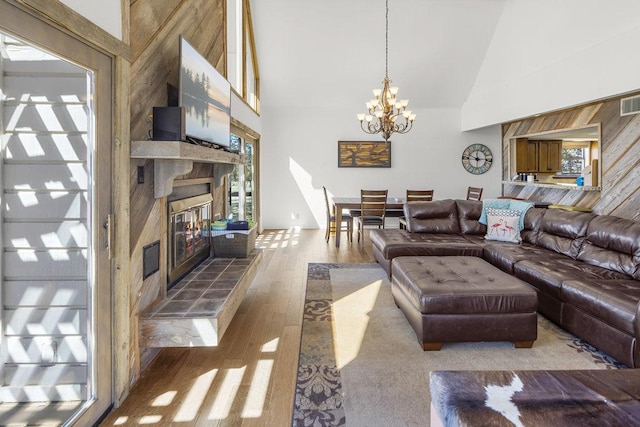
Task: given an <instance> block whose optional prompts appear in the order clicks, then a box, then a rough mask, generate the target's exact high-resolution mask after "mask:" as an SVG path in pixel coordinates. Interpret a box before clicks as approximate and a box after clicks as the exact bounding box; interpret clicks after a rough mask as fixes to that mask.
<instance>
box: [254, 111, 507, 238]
mask: <svg viewBox="0 0 640 427" xmlns="http://www.w3.org/2000/svg"><path fill="white" fill-rule="evenodd" d="M416 112H417V114H418V118H417V119H416V123H415V125H414V128H413V130H411V132H409V133H407V134H405V135H397V136H396V135H393V136H392V138H391V140H392V144H391V163H392V167H391V168H358V169H355V168H338V166H337V161H338V140H347V141H349V140H352V141H364V140H373V141H379V140H380V141H381V140H382V139H381V137H380V136H379V135H367V134H365V133H364V132H362V131H361V130H360V127H359V123H358V121H357V119H356V118H355V116H354V115H353V114H352V113H353V109H352V108H336V107H325V108H315V109H313V112H312V114H310V113H311V111H308V110H306V109H295V108H284V107H265V108H264V109H263V111H262V114H261V118H262V139H261V171H262V174H261V185H262V187H261V188H262V193H261V197H262V221H263V225H264V227H265V228H282V227H289V226H301V227H303V228H317V227H319V226H320V227H322V226H324V222H325V207H324V199H323V195H322V186H323V185H324V186H326V187H327V189H328V190H329V192H330V193H331V194H333V195H336V196H356V197H359V195H360V189H362V188H369V189H384V188H387V189H388V190H389V196H391V197H395V196H397V197H404V193H405V190H406V189H407V188H413V189H421V188H424V189H434V191H435V193H434V197H435V198H436V199H445V198H464V197H465V196H466V191H467V187H468V186H469V185H473V186H481V187H484V189H485V196H484V197H496V196H498V195H499V194H500V191H501V186H500V176H501V175H500V170H501V161H500V150H501V140H500V139H501V136H500V128H499V126H493V127H491V128H485V129H481V130H477V131H473V132H465V133H461V132H460V131H459V127H460V110H458V109H437V110H436V109H432V110H417V111H416ZM472 143H483V144H486V145H488V146H489V147H490V148H491V150H492V151H493V153H494V154H495V156H496V161H495V163H494V166H493V167H492V168H491V169H490V170H489V172H487V173H485V174H484V175H480V176H475V175H471V174H470V173H468V172H467V171H466V170H464V169H463V167H462V163H461V155H462V151H463V150H464V148H465V147H466V146H467V145H469V144H472Z"/></svg>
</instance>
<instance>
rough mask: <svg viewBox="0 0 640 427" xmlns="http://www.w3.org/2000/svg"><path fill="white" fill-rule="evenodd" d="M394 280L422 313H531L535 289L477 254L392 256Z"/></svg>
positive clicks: (536, 303) (536, 298)
mask: <svg viewBox="0 0 640 427" xmlns="http://www.w3.org/2000/svg"><path fill="white" fill-rule="evenodd" d="M392 262H393V264H392V269H393V282H394V284H396V285H397V286H398V287H399V288H400V289H401V290H402V291H403V292H404V293H405V295H406V296H407V297H408V298H409V300H411V301H412V303H413V304H414V305H415V307H416V309H417V310H418V311H420V312H421V313H423V314H436V313H437V314H483V313H492V314H495V313H531V312H535V311H536V310H537V308H538V297H537V293H536V291H535V289H534V288H533V287H531V286H530V285H528V284H527V283H525V282H523V281H521V280H520V279H517V278H515V277H513V276H511V275H509V274H507V273H505V272H503V271H502V270H500V269H498V268H496V267H494V266H492V265H491V264H489V263H487V262H486V261H484V260H483V259H482V258H478V257H466V256H443V257H439V256H415V257H398V258H394V259H393V261H392Z"/></svg>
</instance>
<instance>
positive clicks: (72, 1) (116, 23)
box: [59, 0, 122, 40]
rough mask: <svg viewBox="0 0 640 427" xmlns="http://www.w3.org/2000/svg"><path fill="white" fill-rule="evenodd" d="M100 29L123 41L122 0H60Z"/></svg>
mask: <svg viewBox="0 0 640 427" xmlns="http://www.w3.org/2000/svg"><path fill="white" fill-rule="evenodd" d="M59 1H60V3H64V4H65V5H66V6H68V7H70V8H71V9H73V10H75V11H76V12H78V13H79V14H80V15H82V16H84V17H85V18H87V19H88V20H89V21H91V22H93V23H94V24H96V25H97V26H98V27H100V28H102V29H103V30H105V31H107V32H108V33H110V34H111V35H112V36H114V37H115V38H117V39H119V40H122V8H121V3H120V2H121V0H59Z"/></svg>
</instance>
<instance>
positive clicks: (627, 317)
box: [560, 279, 640, 335]
mask: <svg viewBox="0 0 640 427" xmlns="http://www.w3.org/2000/svg"><path fill="white" fill-rule="evenodd" d="M560 295H561V298H562V300H563V301H564V302H566V303H569V304H572V305H574V306H576V307H577V308H579V309H580V310H582V311H584V312H586V313H588V314H590V315H591V316H593V317H596V318H598V319H601V320H603V321H604V322H606V323H608V324H610V325H612V326H615V327H616V328H618V329H620V330H621V331H624V332H626V333H628V334H629V335H633V334H634V333H635V331H634V324H635V320H636V309H637V306H638V302H639V301H640V282H639V281H637V280H631V279H629V280H586V279H585V280H568V281H566V282H564V283H563V284H562V290H561V293H560Z"/></svg>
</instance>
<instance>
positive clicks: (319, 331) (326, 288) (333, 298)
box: [292, 263, 625, 427]
mask: <svg viewBox="0 0 640 427" xmlns="http://www.w3.org/2000/svg"><path fill="white" fill-rule="evenodd" d="M624 367H625V366H624V365H622V364H620V363H618V362H617V361H616V360H614V359H613V358H611V357H609V356H607V355H605V354H604V353H602V352H599V351H597V350H596V349H595V348H593V347H592V346H590V345H589V344H587V343H585V342H584V341H582V340H580V339H578V338H576V337H574V336H573V335H571V334H569V333H567V332H565V331H563V330H562V329H560V328H559V327H557V326H555V325H554V324H552V323H551V322H549V321H548V320H546V319H545V318H544V317H542V316H538V340H537V341H536V342H535V343H534V345H533V348H531V349H515V348H514V346H513V344H512V343H506V342H496V343H491V342H486V343H451V344H445V345H444V346H443V348H442V350H441V351H438V352H424V351H422V348H421V346H420V344H418V340H417V338H416V336H415V333H414V331H413V329H412V328H411V326H410V325H409V323H408V322H407V320H406V318H405V317H404V314H403V313H402V311H400V309H398V308H397V307H396V305H395V303H394V302H393V297H392V296H391V284H390V283H389V280H388V279H387V276H386V273H385V272H384V270H383V269H382V268H381V267H380V266H378V264H374V263H372V264H320V263H310V264H309V268H308V275H307V292H306V299H305V308H304V319H303V326H302V339H301V343H300V358H299V364H298V378H297V385H296V395H295V401H294V411H293V420H292V425H294V426H318V427H320V426H338V425H348V426H391V425H393V426H416V425H420V426H428V425H429V405H430V396H429V372H430V371H432V370H503V369H616V368H624Z"/></svg>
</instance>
